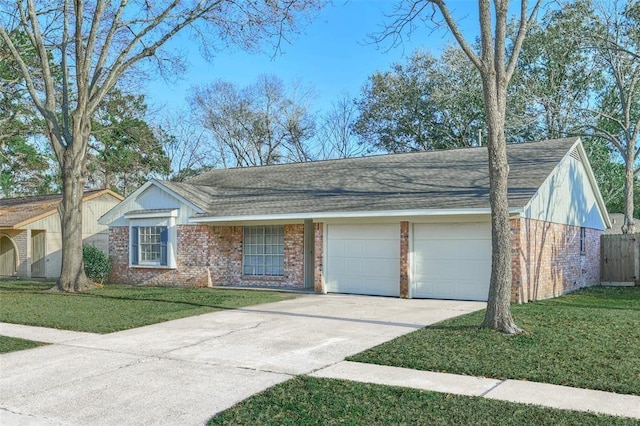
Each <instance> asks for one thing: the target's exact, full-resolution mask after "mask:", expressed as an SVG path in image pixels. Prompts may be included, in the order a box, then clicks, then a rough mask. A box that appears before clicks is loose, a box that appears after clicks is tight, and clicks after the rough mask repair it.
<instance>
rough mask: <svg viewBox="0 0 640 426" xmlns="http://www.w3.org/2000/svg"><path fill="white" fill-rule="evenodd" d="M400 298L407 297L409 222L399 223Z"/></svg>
mask: <svg viewBox="0 0 640 426" xmlns="http://www.w3.org/2000/svg"><path fill="white" fill-rule="evenodd" d="M400 297H402V298H403V299H407V298H408V297H409V222H407V221H402V222H400Z"/></svg>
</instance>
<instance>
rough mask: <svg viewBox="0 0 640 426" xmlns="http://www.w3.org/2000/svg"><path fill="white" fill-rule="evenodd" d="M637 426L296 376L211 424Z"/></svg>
mask: <svg viewBox="0 0 640 426" xmlns="http://www.w3.org/2000/svg"><path fill="white" fill-rule="evenodd" d="M238 424H242V425H331V424H348V425H356V424H357V425H380V424H385V425H386V424H388V425H398V424H405V425H488V426H489V425H490V426H493V425H580V426H586V425H607V426H609V425H638V424H640V422H638V421H637V420H630V419H622V418H617V417H610V416H603V415H595V414H588V413H580V412H575V411H564V410H556V409H550V408H542V407H536V406H533V405H525V404H515V403H510V402H503V401H495V400H490V399H484V398H480V397H468V396H459V395H449V394H444V393H436V392H425V391H419V390H416V389H409V388H399V387H391V386H381V385H372V384H365V383H355V382H348V381H342V380H333V379H319V378H314V377H304V376H302V377H296V378H294V379H292V380H289V381H288V382H285V383H282V384H280V385H277V386H274V387H272V388H270V389H267V390H266V391H264V392H262V393H260V394H258V395H256V396H253V397H251V398H249V399H247V400H245V401H242V402H241V403H239V404H238V405H236V406H235V407H233V408H230V409H229V410H226V411H224V412H223V413H221V414H220V415H218V416H216V417H214V418H212V419H211V420H210V421H209V425H238Z"/></svg>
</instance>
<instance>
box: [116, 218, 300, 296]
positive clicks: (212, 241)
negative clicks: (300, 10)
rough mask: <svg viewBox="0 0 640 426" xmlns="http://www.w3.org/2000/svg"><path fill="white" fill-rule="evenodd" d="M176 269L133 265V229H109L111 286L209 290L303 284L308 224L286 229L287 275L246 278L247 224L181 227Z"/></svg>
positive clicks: (124, 227) (285, 256) (285, 268)
mask: <svg viewBox="0 0 640 426" xmlns="http://www.w3.org/2000/svg"><path fill="white" fill-rule="evenodd" d="M177 234H178V244H177V249H176V251H177V256H176V264H177V268H176V269H164V268H141V267H131V268H130V267H129V227H126V226H123V227H111V228H110V229H109V256H110V257H111V261H112V266H113V269H112V272H111V276H110V281H111V282H118V283H123V284H145V285H165V286H167V285H171V286H207V285H243V286H286V287H292V286H293V287H302V286H303V285H304V264H303V263H304V255H303V254H304V225H285V226H284V277H244V276H243V275H242V235H243V227H242V226H207V225H181V226H178V232H177Z"/></svg>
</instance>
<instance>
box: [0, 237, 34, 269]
mask: <svg viewBox="0 0 640 426" xmlns="http://www.w3.org/2000/svg"><path fill="white" fill-rule="evenodd" d="M0 235H1V236H3V237H7V238H8V239H9V240H10V242H11V244H12V245H13V249H14V253H15V257H16V259H15V262H16V265H14V267H15V275H17V276H18V277H20V278H22V279H26V278H30V277H31V258H30V256H29V253H30V250H29V249H30V245H31V244H30V243H31V234H30V231H28V230H15V229H6V230H5V229H3V230H0Z"/></svg>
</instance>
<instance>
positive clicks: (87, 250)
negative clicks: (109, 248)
mask: <svg viewBox="0 0 640 426" xmlns="http://www.w3.org/2000/svg"><path fill="white" fill-rule="evenodd" d="M82 260H83V261H84V273H85V274H87V277H88V278H89V279H91V280H93V281H95V282H99V283H103V282H104V280H106V279H107V277H108V276H109V272H111V260H110V259H109V256H107V253H105V252H103V251H102V250H100V249H99V248H96V247H94V246H91V245H85V246H82Z"/></svg>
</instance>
